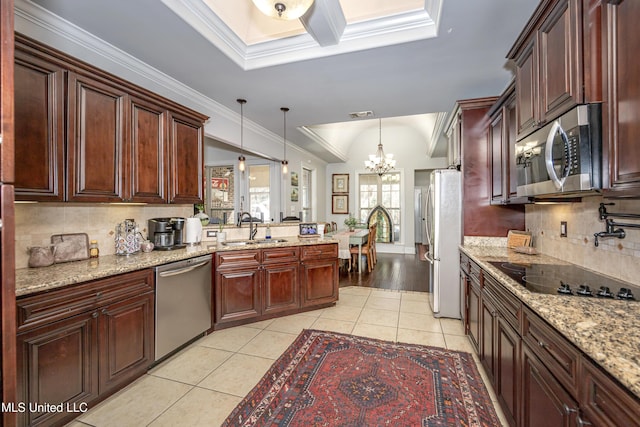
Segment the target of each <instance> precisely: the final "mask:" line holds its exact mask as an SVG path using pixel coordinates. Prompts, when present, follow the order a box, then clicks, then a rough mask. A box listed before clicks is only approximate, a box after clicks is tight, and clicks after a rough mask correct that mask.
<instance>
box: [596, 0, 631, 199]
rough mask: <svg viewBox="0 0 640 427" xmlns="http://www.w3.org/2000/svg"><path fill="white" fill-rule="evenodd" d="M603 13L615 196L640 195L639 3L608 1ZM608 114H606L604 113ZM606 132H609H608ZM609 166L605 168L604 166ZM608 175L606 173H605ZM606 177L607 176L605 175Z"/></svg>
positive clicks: (607, 119) (626, 0)
mask: <svg viewBox="0 0 640 427" xmlns="http://www.w3.org/2000/svg"><path fill="white" fill-rule="evenodd" d="M604 3H607V4H606V5H605V7H604V9H603V22H604V23H605V26H606V31H605V37H606V40H607V43H606V45H605V46H603V48H606V49H607V50H608V55H603V56H604V61H605V62H604V63H605V67H606V70H607V71H606V75H605V77H606V82H607V91H608V102H607V103H605V104H604V109H603V115H605V114H606V121H607V122H608V130H607V132H606V136H605V138H606V140H608V141H609V174H610V178H609V179H610V188H611V190H614V193H612V194H611V195H612V196H616V195H620V196H639V195H640V144H638V140H640V119H638V114H637V105H638V104H639V103H640V62H638V60H637V55H636V52H638V51H639V50H640V28H639V27H638V16H640V2H637V1H633V0H623V1H609V2H604ZM605 111H606V112H605ZM605 129H606V128H605ZM605 165H606V164H605ZM605 171H606V169H605ZM605 173H606V172H605Z"/></svg>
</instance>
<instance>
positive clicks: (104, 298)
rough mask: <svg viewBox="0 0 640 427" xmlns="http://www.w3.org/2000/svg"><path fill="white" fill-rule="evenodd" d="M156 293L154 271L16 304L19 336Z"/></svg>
mask: <svg viewBox="0 0 640 427" xmlns="http://www.w3.org/2000/svg"><path fill="white" fill-rule="evenodd" d="M153 290H154V280H153V270H151V269H146V270H140V271H136V272H133V273H127V274H121V275H118V276H112V277H109V278H106V279H100V280H96V281H93V282H86V283H82V284H79V285H72V286H67V287H65V288H62V289H55V290H52V291H50V292H42V293H38V294H35V295H29V296H25V297H23V298H19V299H18V300H17V301H16V305H17V313H16V315H17V323H18V332H23V331H25V330H29V329H31V328H34V327H37V326H40V325H42V324H46V323H50V322H54V321H57V320H60V319H64V318H68V317H70V316H74V315H76V314H80V313H83V312H85V311H89V310H93V309H95V308H97V307H99V306H103V305H105V304H111V303H114V302H117V301H120V300H123V299H125V298H130V297H133V296H137V295H140V294H143V293H145V292H150V291H153Z"/></svg>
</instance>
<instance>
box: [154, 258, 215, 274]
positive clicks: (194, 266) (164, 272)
mask: <svg viewBox="0 0 640 427" xmlns="http://www.w3.org/2000/svg"><path fill="white" fill-rule="evenodd" d="M210 262H211V261H210V260H207V261H204V262H201V263H199V264H195V265H190V266H188V267H185V268H178V269H177V270H167V271H163V272H161V273H158V276H160V277H171V276H177V275H179V274H185V273H188V272H190V271H193V270H195V269H197V268H200V267H203V266H205V265H207V264H209V263H210Z"/></svg>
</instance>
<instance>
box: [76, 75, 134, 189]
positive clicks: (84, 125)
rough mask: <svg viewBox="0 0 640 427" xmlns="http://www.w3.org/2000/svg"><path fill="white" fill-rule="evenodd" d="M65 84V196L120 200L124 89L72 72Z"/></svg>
mask: <svg viewBox="0 0 640 427" xmlns="http://www.w3.org/2000/svg"><path fill="white" fill-rule="evenodd" d="M68 86H69V87H68V91H69V96H68V103H69V105H68V109H69V114H68V116H69V117H68V120H69V127H68V131H67V136H68V142H67V157H68V158H67V173H68V182H67V186H68V189H67V198H68V200H69V201H74V202H80V201H85V202H120V201H123V200H124V199H125V195H124V193H123V189H124V185H123V182H122V181H123V173H124V170H125V164H124V153H125V143H126V141H125V130H126V129H127V125H126V111H125V110H126V108H127V106H126V97H127V96H126V92H125V91H124V90H123V89H121V88H118V87H114V86H110V85H107V84H105V83H102V82H100V81H97V80H94V79H92V78H90V77H87V76H82V75H79V74H75V73H72V72H70V73H69V83H68Z"/></svg>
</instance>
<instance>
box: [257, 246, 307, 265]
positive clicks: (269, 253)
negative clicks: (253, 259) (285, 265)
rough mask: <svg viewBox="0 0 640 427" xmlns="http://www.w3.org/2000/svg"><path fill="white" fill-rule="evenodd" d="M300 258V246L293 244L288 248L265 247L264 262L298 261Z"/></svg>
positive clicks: (263, 252)
mask: <svg viewBox="0 0 640 427" xmlns="http://www.w3.org/2000/svg"><path fill="white" fill-rule="evenodd" d="M299 258H300V248H299V247H298V246H291V247H288V248H274V249H263V251H262V263H263V264H275V263H281V262H297V261H298V259H299Z"/></svg>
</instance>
